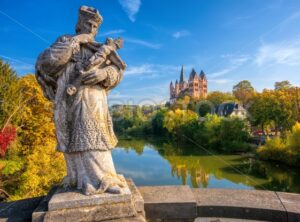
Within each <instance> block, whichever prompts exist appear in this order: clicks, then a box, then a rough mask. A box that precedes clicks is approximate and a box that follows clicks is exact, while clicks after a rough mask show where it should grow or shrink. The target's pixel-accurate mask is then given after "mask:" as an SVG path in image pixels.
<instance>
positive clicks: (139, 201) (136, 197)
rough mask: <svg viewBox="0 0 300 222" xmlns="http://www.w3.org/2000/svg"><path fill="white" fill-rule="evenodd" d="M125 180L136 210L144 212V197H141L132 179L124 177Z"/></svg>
mask: <svg viewBox="0 0 300 222" xmlns="http://www.w3.org/2000/svg"><path fill="white" fill-rule="evenodd" d="M126 182H127V184H128V187H129V189H130V191H131V193H132V200H133V203H134V206H135V209H136V211H137V212H138V213H142V214H145V209H144V199H143V197H142V195H141V193H140V191H139V190H138V189H137V187H136V186H135V184H134V182H133V180H132V179H126Z"/></svg>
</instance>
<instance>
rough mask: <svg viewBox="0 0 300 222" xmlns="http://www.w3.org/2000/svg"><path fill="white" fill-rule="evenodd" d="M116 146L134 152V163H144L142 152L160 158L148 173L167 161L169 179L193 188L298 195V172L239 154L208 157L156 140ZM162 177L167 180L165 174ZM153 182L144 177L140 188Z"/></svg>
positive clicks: (299, 187) (297, 170) (133, 140)
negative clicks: (222, 188) (223, 188)
mask: <svg viewBox="0 0 300 222" xmlns="http://www.w3.org/2000/svg"><path fill="white" fill-rule="evenodd" d="M118 147H120V148H122V149H124V150H126V152H127V153H128V152H129V151H130V150H132V151H134V152H136V154H137V155H138V159H134V161H135V162H136V161H142V162H143V161H145V162H146V158H147V155H145V156H144V154H143V152H144V151H145V150H147V152H151V154H152V155H159V156H160V157H161V160H160V161H157V160H156V161H155V163H153V165H152V164H151V165H152V166H151V165H150V166H148V167H147V166H146V168H147V170H149V171H151V167H153V166H154V165H155V166H159V165H160V164H161V165H162V167H165V166H164V165H163V161H167V162H168V164H169V167H170V175H169V176H171V177H172V178H176V179H177V180H179V183H180V184H183V185H186V184H189V185H191V186H192V187H195V188H197V187H204V188H206V187H227V188H228V187H230V188H244V189H266V190H276V191H285V192H297V193H300V172H299V169H296V168H288V167H286V166H279V165H276V164H274V163H270V162H263V161H259V160H255V159H252V158H248V157H244V156H241V155H224V154H215V155H211V154H208V153H206V152H205V151H202V150H200V148H197V147H193V146H188V145H176V144H175V145H174V144H171V143H170V142H167V141H166V140H163V139H158V138H154V139H148V140H147V141H146V140H141V139H132V140H120V142H119V144H118ZM124 155H125V154H124ZM141 164H142V163H141ZM123 167H125V168H126V166H123ZM137 170H139V169H137ZM140 173H142V172H140ZM162 174H163V171H162ZM125 175H126V173H125ZM161 176H162V178H167V175H161ZM133 179H134V178H133ZM152 179H153V180H152ZM155 179H157V178H147V181H146V180H145V181H142V182H141V185H155V182H154V180H155ZM166 180H167V179H166ZM152 181H153V184H151V183H152ZM166 183H168V181H167V182H166ZM170 183H171V180H170ZM228 183H230V184H229V185H228ZM166 185H167V184H166Z"/></svg>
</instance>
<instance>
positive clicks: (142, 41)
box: [125, 38, 161, 49]
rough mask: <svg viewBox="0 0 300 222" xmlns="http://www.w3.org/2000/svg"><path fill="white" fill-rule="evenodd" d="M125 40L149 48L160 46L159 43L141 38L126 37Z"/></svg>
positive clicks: (158, 47)
mask: <svg viewBox="0 0 300 222" xmlns="http://www.w3.org/2000/svg"><path fill="white" fill-rule="evenodd" d="M125 41H127V42H130V43H133V44H138V45H142V46H145V47H147V48H151V49H160V48H161V45H160V44H156V43H152V42H147V41H145V40H141V39H133V38H126V39H125Z"/></svg>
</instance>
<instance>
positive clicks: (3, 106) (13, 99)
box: [0, 59, 21, 130]
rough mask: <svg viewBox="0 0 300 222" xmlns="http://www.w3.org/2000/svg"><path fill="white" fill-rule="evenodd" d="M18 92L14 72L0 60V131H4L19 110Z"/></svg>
mask: <svg viewBox="0 0 300 222" xmlns="http://www.w3.org/2000/svg"><path fill="white" fill-rule="evenodd" d="M19 91H20V88H19V86H18V77H17V74H16V72H15V71H14V70H13V69H12V68H11V67H10V65H9V64H8V63H4V62H3V61H2V60H1V59H0V130H4V129H5V127H6V126H7V125H9V123H10V122H11V120H12V118H13V117H14V116H15V115H16V113H17V112H18V111H19V110H20V99H21V98H19V97H20V96H21V94H20V92H19Z"/></svg>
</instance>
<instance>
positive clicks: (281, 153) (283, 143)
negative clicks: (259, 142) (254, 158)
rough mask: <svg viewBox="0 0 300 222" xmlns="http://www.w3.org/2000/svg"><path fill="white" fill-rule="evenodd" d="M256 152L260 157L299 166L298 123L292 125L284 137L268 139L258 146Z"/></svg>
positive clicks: (299, 129)
mask: <svg viewBox="0 0 300 222" xmlns="http://www.w3.org/2000/svg"><path fill="white" fill-rule="evenodd" d="M257 153H258V155H259V156H260V157H261V158H262V159H266V160H274V161H279V162H283V163H285V164H287V165H292V166H300V123H296V124H295V125H294V127H293V129H292V131H291V132H289V133H287V137H286V139H282V138H280V137H275V138H273V139H268V140H267V142H266V144H265V145H264V146H261V147H259V149H258V150H257Z"/></svg>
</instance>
